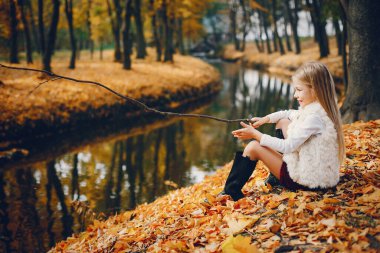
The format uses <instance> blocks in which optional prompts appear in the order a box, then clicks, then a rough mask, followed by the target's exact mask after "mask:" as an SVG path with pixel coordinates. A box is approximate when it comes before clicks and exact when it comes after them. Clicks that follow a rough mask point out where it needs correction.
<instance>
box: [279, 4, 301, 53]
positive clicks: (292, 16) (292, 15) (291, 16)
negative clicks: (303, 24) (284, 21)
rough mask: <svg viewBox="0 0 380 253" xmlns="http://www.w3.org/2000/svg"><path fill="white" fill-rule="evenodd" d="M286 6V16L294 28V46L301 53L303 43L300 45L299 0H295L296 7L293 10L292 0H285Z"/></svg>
mask: <svg viewBox="0 0 380 253" xmlns="http://www.w3.org/2000/svg"><path fill="white" fill-rule="evenodd" d="M283 3H284V7H285V12H286V16H287V17H288V20H289V23H290V27H291V29H292V35H293V41H294V47H295V50H296V51H295V53H296V54H300V53H301V45H300V39H299V37H298V29H297V27H298V6H299V0H295V1H294V9H293V10H292V9H291V8H290V0H286V1H284V2H283Z"/></svg>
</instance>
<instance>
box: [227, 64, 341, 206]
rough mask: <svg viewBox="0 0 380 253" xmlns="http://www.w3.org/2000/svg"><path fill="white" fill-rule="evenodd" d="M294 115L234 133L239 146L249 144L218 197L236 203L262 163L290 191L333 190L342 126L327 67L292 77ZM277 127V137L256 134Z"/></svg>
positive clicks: (278, 115)
mask: <svg viewBox="0 0 380 253" xmlns="http://www.w3.org/2000/svg"><path fill="white" fill-rule="evenodd" d="M292 81H293V87H294V89H295V94H294V97H295V98H296V99H297V100H298V102H299V105H300V107H299V109H298V110H286V111H278V112H275V113H272V114H269V115H267V116H265V117H262V118H252V119H251V123H250V124H249V125H248V124H245V123H244V122H241V123H240V124H241V125H242V127H243V128H241V129H238V130H235V131H233V132H232V134H233V136H234V137H236V138H238V139H240V140H250V139H253V141H251V142H249V144H248V145H247V146H246V147H245V149H244V152H237V153H236V154H235V159H234V162H233V165H232V169H231V171H230V174H229V176H228V178H227V181H226V184H225V187H224V190H223V191H222V192H221V193H220V194H221V195H230V196H231V197H232V198H233V200H235V201H236V200H239V199H240V198H243V197H244V195H243V193H242V191H241V189H242V188H243V186H244V185H245V183H246V182H247V181H248V179H249V178H250V176H251V174H252V173H253V171H254V169H255V166H256V163H257V161H258V160H261V161H262V162H263V163H264V164H265V165H266V166H267V167H268V168H269V170H270V172H271V174H270V176H269V178H268V179H267V180H266V181H267V183H269V184H272V185H273V184H275V181H276V180H275V179H278V180H279V183H280V184H281V185H283V186H284V187H286V188H288V189H290V190H298V189H302V190H318V189H327V188H331V187H335V186H336V185H337V184H338V182H339V167H340V164H341V163H342V161H343V159H344V157H345V150H344V141H343V132H342V123H341V118H340V113H339V109H338V105H337V98H336V93H335V85H334V81H333V78H332V76H331V74H330V72H329V70H328V69H327V67H326V66H325V65H324V64H322V63H320V62H308V63H305V64H304V65H302V66H301V67H300V68H299V69H298V70H297V71H296V73H295V74H294V75H293V77H292ZM265 123H276V137H272V136H269V135H266V134H262V133H261V132H260V131H258V130H257V129H256V128H258V127H259V126H261V125H263V124H265Z"/></svg>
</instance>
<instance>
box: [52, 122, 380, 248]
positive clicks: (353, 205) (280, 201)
mask: <svg viewBox="0 0 380 253" xmlns="http://www.w3.org/2000/svg"><path fill="white" fill-rule="evenodd" d="M344 133H345V143H346V148H347V150H346V155H347V159H346V161H345V163H344V165H342V166H341V169H340V175H341V180H340V183H339V184H338V186H337V187H336V189H332V190H329V191H327V192H311V191H297V192H291V191H288V190H286V189H283V188H281V187H274V188H272V189H271V188H268V187H266V186H264V185H263V179H264V178H265V177H266V176H267V173H268V172H267V170H266V169H265V167H264V166H263V165H262V164H260V163H259V165H258V168H257V169H256V171H255V173H254V175H253V176H252V177H251V179H250V181H249V182H248V183H247V184H246V186H245V188H244V192H245V194H246V198H243V199H241V200H239V201H237V202H232V201H230V200H229V199H228V198H225V197H220V198H215V197H214V196H215V195H216V194H217V193H218V192H219V191H220V190H221V189H222V187H223V184H224V181H225V178H226V177H227V174H228V172H229V170H230V168H231V163H229V164H227V165H226V166H224V167H223V168H222V169H220V170H218V171H217V172H216V173H215V174H214V175H212V176H209V177H207V178H206V179H205V180H204V181H203V182H201V183H199V184H195V185H193V186H191V187H187V188H182V189H178V190H174V191H172V192H170V193H169V194H168V195H166V196H164V197H161V198H159V199H157V200H156V201H155V202H153V203H151V204H144V205H140V206H138V207H137V208H136V209H135V210H133V211H128V212H125V213H121V214H119V215H116V216H113V217H110V218H109V219H108V220H106V221H95V222H94V223H93V225H91V226H89V227H88V228H87V230H86V231H85V232H83V233H81V234H79V235H74V236H72V237H70V238H68V239H67V240H66V241H62V242H59V243H57V245H56V247H55V248H53V249H52V250H51V251H50V252H222V251H223V252H271V251H275V250H276V252H289V251H292V252H379V250H380V166H379V165H380V156H379V153H380V120H376V121H371V122H367V123H362V122H356V123H353V124H350V125H345V126H344ZM204 198H207V199H208V202H209V203H207V202H204V201H203V200H204Z"/></svg>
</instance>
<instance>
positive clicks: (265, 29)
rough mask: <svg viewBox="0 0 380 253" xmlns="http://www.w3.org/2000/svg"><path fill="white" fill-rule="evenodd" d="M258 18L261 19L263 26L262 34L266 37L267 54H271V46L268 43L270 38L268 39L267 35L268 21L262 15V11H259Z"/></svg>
mask: <svg viewBox="0 0 380 253" xmlns="http://www.w3.org/2000/svg"><path fill="white" fill-rule="evenodd" d="M260 20H261V21H262V22H261V23H262V24H263V28H264V34H265V37H266V40H265V42H266V44H267V52H268V54H271V53H272V48H271V45H270V39H269V35H268V29H267V27H268V22H267V20H266V17H265V16H264V14H263V13H262V12H260Z"/></svg>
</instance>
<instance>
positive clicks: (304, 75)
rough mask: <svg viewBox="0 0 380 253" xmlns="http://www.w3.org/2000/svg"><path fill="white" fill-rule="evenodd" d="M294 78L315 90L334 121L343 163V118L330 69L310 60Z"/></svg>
mask: <svg viewBox="0 0 380 253" xmlns="http://www.w3.org/2000/svg"><path fill="white" fill-rule="evenodd" d="M292 79H293V80H295V79H296V80H299V81H300V82H301V83H303V84H305V85H307V86H309V87H311V88H312V89H313V90H314V93H315V95H316V97H317V99H318V102H319V103H320V104H321V105H322V107H323V109H325V111H326V112H327V115H328V117H329V118H330V119H331V121H332V122H333V123H334V127H335V130H336V132H337V140H338V146H339V161H340V162H341V163H342V162H343V161H344V158H345V146H344V137H343V130H342V119H341V116H340V112H339V108H338V104H337V96H336V92H335V84H334V80H333V78H332V76H331V73H330V71H329V70H328V69H327V67H326V65H325V64H323V63H321V62H316V61H310V62H306V63H304V64H303V65H302V66H301V67H300V68H299V69H297V71H296V72H295V74H294V75H293V77H292Z"/></svg>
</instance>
